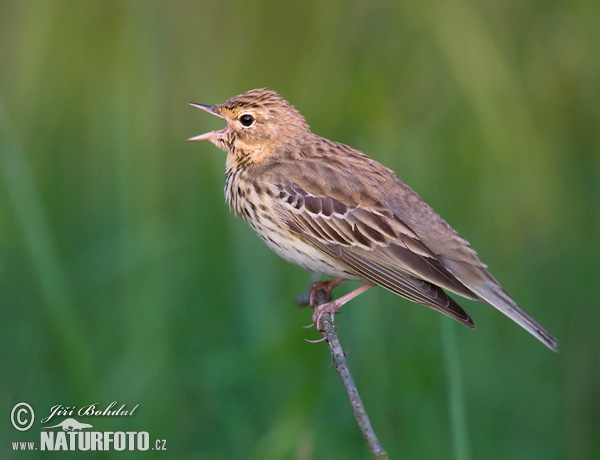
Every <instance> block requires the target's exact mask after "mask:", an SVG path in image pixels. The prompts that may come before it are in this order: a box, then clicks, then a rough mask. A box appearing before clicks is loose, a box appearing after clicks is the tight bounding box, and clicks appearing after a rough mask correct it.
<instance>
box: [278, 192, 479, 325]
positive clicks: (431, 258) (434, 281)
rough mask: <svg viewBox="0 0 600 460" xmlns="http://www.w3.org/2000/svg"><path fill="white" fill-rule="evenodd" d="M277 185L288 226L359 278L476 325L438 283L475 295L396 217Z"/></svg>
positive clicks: (467, 295)
mask: <svg viewBox="0 0 600 460" xmlns="http://www.w3.org/2000/svg"><path fill="white" fill-rule="evenodd" d="M278 188H279V194H278V195H277V198H278V199H279V200H280V202H281V203H282V204H283V205H284V206H286V207H287V210H288V212H287V213H286V214H287V215H288V216H290V218H289V219H288V224H289V226H290V230H292V231H293V232H295V233H297V234H298V235H300V236H301V237H302V238H304V239H305V240H306V241H307V242H309V243H311V244H312V245H313V246H315V247H316V248H318V249H320V250H321V251H323V252H324V253H326V254H327V255H329V256H330V257H332V258H334V259H336V260H337V261H338V262H339V263H341V264H343V265H345V266H346V267H348V268H349V269H351V270H352V271H354V272H356V273H357V274H358V275H360V276H361V277H363V278H365V279H367V280H369V281H371V282H373V283H375V284H378V285H380V286H382V287H384V288H386V289H388V290H390V291H392V292H394V293H396V294H398V295H401V296H403V297H405V298H407V299H409V300H412V301H414V302H418V303H421V304H423V305H425V306H428V307H430V308H433V309H435V310H438V311H440V312H442V313H444V314H446V315H448V316H450V317H451V318H454V319H455V320H457V321H459V322H461V323H463V324H465V325H467V326H469V327H473V321H472V320H471V318H470V317H469V315H468V314H467V313H466V312H465V311H464V310H463V309H462V308H461V307H460V306H459V305H458V304H457V303H456V302H455V301H454V300H452V298H450V297H449V296H448V295H447V294H446V293H445V292H444V291H443V290H442V289H441V288H440V287H438V286H442V287H445V288H447V289H449V290H451V291H453V292H456V293H458V294H460V295H463V296H465V297H468V298H471V299H477V296H475V294H473V293H472V292H471V291H470V290H469V289H468V288H467V287H465V286H464V285H463V284H462V283H461V282H460V281H458V280H457V279H456V278H455V277H454V276H453V275H452V274H451V273H450V272H449V271H448V270H447V269H446V268H445V267H444V266H443V265H442V264H441V263H440V262H439V260H438V259H437V258H436V256H435V254H433V253H432V252H431V251H430V250H429V249H428V248H427V247H426V246H425V245H424V244H423V243H422V241H421V240H420V239H419V238H418V236H417V235H416V234H415V233H414V232H413V231H412V230H411V229H410V228H409V227H408V226H407V225H405V224H404V223H403V222H402V220H401V219H399V218H398V217H397V216H395V215H394V214H392V213H390V212H388V211H385V210H375V209H368V208H365V207H361V206H354V207H351V206H348V205H345V204H343V203H342V202H341V201H338V200H336V199H334V198H332V197H323V196H316V195H313V194H311V193H309V192H307V191H306V190H304V189H303V188H302V187H300V186H299V185H297V184H286V185H279V186H278Z"/></svg>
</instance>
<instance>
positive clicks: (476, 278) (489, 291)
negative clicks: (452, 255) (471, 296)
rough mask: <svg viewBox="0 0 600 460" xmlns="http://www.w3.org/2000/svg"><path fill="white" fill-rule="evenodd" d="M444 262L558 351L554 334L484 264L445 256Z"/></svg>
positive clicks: (477, 291)
mask: <svg viewBox="0 0 600 460" xmlns="http://www.w3.org/2000/svg"><path fill="white" fill-rule="evenodd" d="M443 262H444V265H445V266H446V267H448V268H449V269H450V271H451V272H452V273H453V274H454V275H455V276H456V277H457V278H458V279H459V280H460V281H461V282H462V283H464V285H465V286H467V287H468V288H469V289H470V290H471V291H472V292H474V293H475V294H477V296H478V297H479V298H480V299H481V300H483V301H485V302H487V303H489V304H490V305H491V306H492V307H494V308H496V309H497V310H499V311H501V312H502V313H504V314H505V315H506V316H508V317H509V318H510V319H512V320H513V321H514V322H515V323H517V324H518V325H519V326H521V327H522V328H523V329H525V330H526V331H527V332H529V333H530V334H531V335H533V336H534V337H535V338H536V339H538V340H539V341H540V342H542V343H543V344H544V345H546V346H547V347H548V348H550V349H551V350H552V351H555V352H557V351H558V341H557V340H556V339H555V338H554V337H553V336H552V334H550V333H549V332H548V331H547V330H546V329H544V328H543V327H542V326H541V325H540V324H539V323H538V322H537V321H536V320H535V319H533V318H532V317H531V316H529V315H528V314H527V313H525V312H524V311H523V310H522V309H521V307H519V306H518V305H517V304H516V302H515V301H514V300H513V299H511V298H510V296H509V295H508V294H507V293H506V291H505V290H504V289H503V288H502V286H500V284H499V283H498V281H496V280H495V279H494V277H493V276H492V275H490V274H489V272H488V271H487V270H486V269H485V268H484V267H483V266H482V267H475V266H473V265H470V264H464V263H460V262H457V261H455V260H452V259H449V258H447V257H443Z"/></svg>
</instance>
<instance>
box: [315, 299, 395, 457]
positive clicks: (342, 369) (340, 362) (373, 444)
mask: <svg viewBox="0 0 600 460" xmlns="http://www.w3.org/2000/svg"><path fill="white" fill-rule="evenodd" d="M316 299H317V305H320V304H323V303H325V302H328V301H329V300H330V299H329V298H328V296H327V293H326V292H325V291H324V290H319V291H317V293H316ZM322 323H323V333H324V334H325V338H326V339H327V343H328V344H329V348H330V349H331V357H332V358H333V362H334V363H335V369H336V371H337V373H338V375H339V376H340V380H341V381H342V384H343V385H344V389H345V390H346V394H347V395H348V400H349V401H350V404H351V405H352V412H353V413H354V417H355V418H356V421H357V423H358V426H359V428H360V430H361V431H362V434H363V436H364V438H365V441H366V442H367V444H368V446H369V449H370V450H371V453H372V454H373V458H376V459H387V458H388V455H387V453H386V452H385V450H383V447H381V444H380V443H379V440H378V439H377V435H375V431H373V427H372V426H371V422H370V420H369V416H368V415H367V411H366V410H365V407H364V406H363V403H362V401H361V399H360V396H359V394H358V390H357V388H356V384H355V383H354V379H353V378H352V374H351V373H350V369H349V368H348V363H347V362H346V355H345V353H344V350H343V349H342V345H341V344H340V340H339V338H338V328H337V327H336V326H335V325H334V324H333V322H332V319H331V315H330V314H329V313H325V314H324V315H323V319H322Z"/></svg>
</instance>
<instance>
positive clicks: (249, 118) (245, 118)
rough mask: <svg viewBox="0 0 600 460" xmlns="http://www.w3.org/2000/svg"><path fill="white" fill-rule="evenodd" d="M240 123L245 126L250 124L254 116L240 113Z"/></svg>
mask: <svg viewBox="0 0 600 460" xmlns="http://www.w3.org/2000/svg"><path fill="white" fill-rule="evenodd" d="M240 123H241V124H242V125H244V126H246V127H248V126H252V123H254V117H253V116H252V115H248V114H246V115H242V116H241V117H240Z"/></svg>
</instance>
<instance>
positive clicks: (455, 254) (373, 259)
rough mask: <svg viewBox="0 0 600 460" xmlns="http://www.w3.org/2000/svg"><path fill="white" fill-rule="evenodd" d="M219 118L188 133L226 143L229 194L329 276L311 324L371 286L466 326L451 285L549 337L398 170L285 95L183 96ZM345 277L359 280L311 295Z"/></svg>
mask: <svg viewBox="0 0 600 460" xmlns="http://www.w3.org/2000/svg"><path fill="white" fill-rule="evenodd" d="M189 104H190V105H191V106H193V107H196V108H200V109H202V110H204V111H206V112H208V113H210V114H212V115H215V116H217V117H219V118H222V119H223V120H224V121H225V122H226V126H225V127H224V128H223V129H220V130H217V131H210V132H207V133H205V134H201V135H198V136H194V137H191V138H189V139H187V140H188V141H200V140H208V141H210V142H212V143H213V144H214V145H216V146H217V147H219V148H220V149H222V150H225V151H226V152H227V157H226V160H225V166H226V171H225V199H226V202H227V204H228V205H229V208H230V210H232V211H233V212H234V214H235V215H237V216H238V217H240V218H242V219H243V220H246V221H247V222H248V223H249V224H250V226H251V227H252V228H253V229H254V231H255V232H256V233H257V234H258V236H259V237H260V238H261V239H262V240H263V241H264V242H265V243H266V244H267V246H268V247H269V248H271V249H272V250H273V251H274V252H275V253H276V254H277V255H279V256H280V257H282V258H283V259H285V260H286V261H288V262H291V263H293V264H295V265H298V266H300V267H302V268H304V269H305V270H307V271H310V272H316V273H318V274H321V275H324V276H328V277H331V278H332V279H331V280H329V281H317V282H315V283H314V284H313V285H312V289H311V295H310V298H311V300H310V304H311V306H312V307H313V308H314V312H313V316H312V319H313V324H314V325H315V326H316V328H317V329H318V330H319V331H321V333H322V331H323V327H322V317H323V315H324V314H325V313H330V314H331V315H332V318H333V316H334V314H335V312H336V311H337V309H338V308H340V307H341V306H342V305H344V304H345V303H346V302H348V301H349V300H351V299H353V298H354V297H356V296H357V295H359V294H361V293H363V292H365V291H366V290H368V289H369V288H371V287H373V286H375V285H377V286H381V287H383V288H385V289H387V290H388V291H391V292H393V293H395V294H397V295H399V296H401V297H404V298H406V299H408V300H410V301H413V302H416V303H419V304H422V305H424V306H426V307H429V308H432V309H434V310H437V311H439V312H441V313H443V314H444V315H446V316H449V317H450V318H453V319H454V320H456V321H458V322H459V323H462V324H464V325H465V326H468V327H470V328H474V327H475V326H474V322H473V320H472V319H471V317H470V316H469V315H468V314H467V313H466V312H465V311H464V310H463V309H462V307H461V306H460V305H459V304H458V303H457V302H456V301H455V300H454V299H453V298H452V297H450V295H448V293H447V292H446V291H448V292H450V293H454V294H457V295H459V296H462V297H465V298H467V299H471V300H479V301H483V302H485V303H487V304H489V305H491V306H493V307H495V308H496V309H497V310H499V311H500V312H502V313H503V314H504V315H506V316H508V317H509V318H510V319H512V320H513V321H514V322H516V323H517V324H518V325H520V326H521V327H523V328H524V329H525V330H526V331H528V332H529V333H530V334H532V335H533V336H534V337H535V338H537V339H538V340H539V341H541V342H542V343H543V344H544V345H546V346H547V347H548V348H550V349H551V350H553V351H557V340H556V339H555V338H554V337H553V336H552V335H551V334H550V333H549V332H548V331H546V329H544V328H543V327H542V326H541V325H540V324H539V323H538V322H537V321H536V320H534V319H533V318H532V317H531V316H530V315H528V314H527V313H526V312H525V311H523V310H522V309H521V308H520V307H519V306H518V305H517V303H516V302H515V301H514V300H513V299H512V298H511V297H510V296H509V295H508V294H507V293H506V291H505V290H504V289H503V288H502V286H501V285H500V284H499V283H498V281H496V279H495V278H494V277H493V276H492V275H491V274H490V273H489V272H488V270H487V265H485V264H484V263H483V262H482V261H481V260H480V259H479V257H478V256H477V253H476V252H475V251H474V250H473V249H472V248H471V245H470V244H469V242H468V241H467V240H466V239H464V238H463V237H462V236H461V235H460V234H459V233H458V232H457V231H456V230H454V229H453V228H452V227H451V226H450V225H449V224H448V223H446V221H445V220H444V219H443V218H442V217H441V216H440V215H439V214H438V213H436V212H435V211H434V210H433V209H432V208H431V207H430V206H429V205H428V204H427V203H426V202H425V201H424V200H423V199H422V198H421V197H420V196H419V195H417V193H416V192H414V191H413V190H412V189H411V188H410V187H409V186H408V185H406V184H405V183H404V182H402V181H401V180H400V179H399V178H398V177H397V176H396V174H395V173H394V172H393V171H392V170H391V169H388V168H387V167H385V166H384V165H382V164H381V163H379V162H377V161H375V160H374V159H372V158H370V157H369V156H367V155H366V154H364V153H363V152H361V151H359V150H356V149H354V148H352V147H349V146H347V145H345V144H342V143H339V142H334V141H332V140H329V139H326V138H324V137H321V136H318V135H317V134H314V133H313V132H312V131H311V129H310V127H309V125H308V123H307V122H306V120H305V118H304V117H303V116H302V115H301V114H300V112H299V111H298V110H297V109H296V108H295V107H294V106H293V105H292V104H291V103H289V102H288V101H287V100H286V99H284V98H283V97H281V96H280V95H279V94H277V93H276V92H275V91H272V90H268V89H266V88H261V89H253V90H250V91H247V92H245V93H242V94H239V95H237V96H234V97H232V98H230V99H228V100H227V101H225V102H223V103H221V104H217V105H204V104H198V103H193V102H190V103H189ZM347 280H357V281H360V282H362V283H363V284H361V286H360V287H358V288H357V289H355V290H354V291H351V292H350V293H348V294H346V295H343V296H341V297H339V298H337V299H335V300H332V301H329V302H327V303H324V304H321V305H317V302H316V299H315V294H316V292H317V291H318V290H319V289H324V290H325V291H326V293H327V294H328V296H329V295H330V294H331V290H332V289H333V288H335V287H336V286H338V285H339V284H341V283H343V282H345V281H347Z"/></svg>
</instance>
